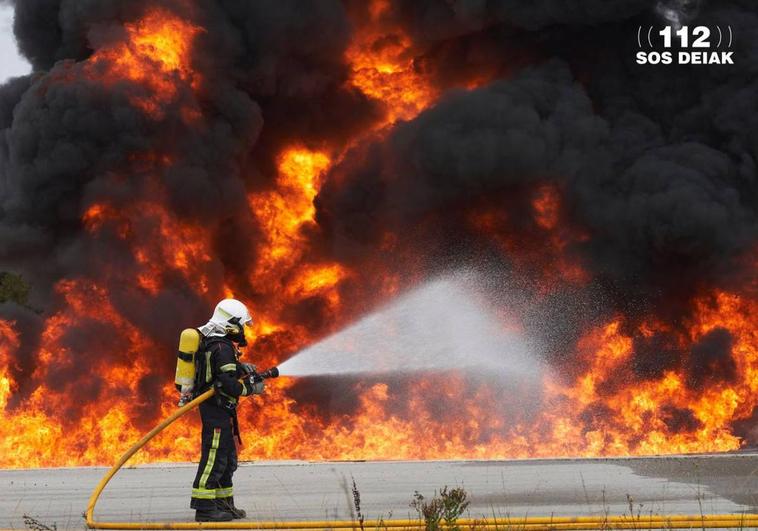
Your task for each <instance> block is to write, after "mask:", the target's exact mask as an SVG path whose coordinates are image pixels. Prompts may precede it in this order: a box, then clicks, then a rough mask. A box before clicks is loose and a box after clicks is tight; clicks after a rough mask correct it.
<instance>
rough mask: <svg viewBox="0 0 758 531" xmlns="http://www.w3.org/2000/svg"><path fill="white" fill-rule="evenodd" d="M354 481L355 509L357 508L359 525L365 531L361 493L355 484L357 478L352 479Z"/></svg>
mask: <svg viewBox="0 0 758 531" xmlns="http://www.w3.org/2000/svg"><path fill="white" fill-rule="evenodd" d="M351 479H352V480H353V488H352V491H353V507H355V515H356V517H357V518H358V523H359V524H360V526H361V531H365V530H364V529H363V522H364V520H365V518H364V516H363V513H362V512H361V493H360V492H359V491H358V485H356V484H355V478H351Z"/></svg>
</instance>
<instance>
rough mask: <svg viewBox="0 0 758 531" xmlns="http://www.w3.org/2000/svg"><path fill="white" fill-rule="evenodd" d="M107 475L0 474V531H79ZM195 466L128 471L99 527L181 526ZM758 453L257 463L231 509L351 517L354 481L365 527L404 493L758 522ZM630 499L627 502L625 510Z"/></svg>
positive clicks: (108, 497) (403, 513)
mask: <svg viewBox="0 0 758 531" xmlns="http://www.w3.org/2000/svg"><path fill="white" fill-rule="evenodd" d="M105 471H106V469H105V468H87V467H85V468H71V469H39V470H0V489H2V490H0V492H2V495H1V496H0V527H3V528H24V522H23V515H25V514H27V515H29V516H32V517H34V518H36V519H38V520H39V521H40V522H42V523H45V524H47V525H52V524H53V523H54V524H56V525H57V526H58V529H59V530H65V529H82V528H84V523H83V522H84V520H83V517H82V514H83V512H84V509H85V507H86V504H87V499H88V498H89V495H90V493H91V491H92V489H93V487H94V486H95V485H96V484H97V482H98V480H99V479H100V478H101V477H102V475H103V474H104V473H105ZM194 473H195V465H192V464H171V465H155V466H141V467H136V468H128V469H125V470H122V471H121V472H119V473H118V474H117V475H116V476H115V477H114V479H113V480H112V481H111V483H110V484H109V485H108V487H107V488H106V489H105V492H104V493H103V496H102V498H101V501H100V503H99V504H98V508H97V510H96V513H95V515H96V518H97V519H98V520H103V521H132V522H149V521H191V520H192V517H193V514H194V513H193V512H192V511H191V510H190V509H189V506H188V503H189V494H190V484H191V482H192V479H193V477H194ZM757 473H758V453H737V454H724V455H704V456H683V457H656V458H628V459H557V460H524V461H424V462H407V461H399V462H321V463H309V462H299V461H298V462H259V463H243V464H241V465H240V469H239V470H238V471H237V473H236V475H235V498H236V500H237V504H238V505H239V506H240V507H243V508H245V509H247V510H248V512H249V513H250V514H251V516H252V518H253V519H256V520H305V519H319V520H321V519H324V520H342V519H349V518H351V514H352V510H353V502H352V493H351V486H352V480H353V478H354V479H355V482H356V485H357V487H358V490H359V492H360V495H361V509H362V512H363V514H364V516H365V517H366V518H367V519H373V518H379V517H384V518H409V517H415V513H414V512H413V509H411V508H410V507H409V503H410V501H411V498H412V496H413V493H414V491H419V492H421V493H422V494H423V495H424V496H427V497H428V496H432V495H433V494H434V491H435V490H437V489H439V488H441V487H444V486H446V485H447V486H451V487H453V486H463V487H464V488H465V489H466V491H467V492H468V493H469V496H470V499H471V502H472V503H471V507H470V509H469V510H470V513H471V516H472V517H479V516H492V515H493V513H494V514H496V515H506V514H507V515H510V516H525V515H528V516H550V515H551V514H553V515H556V516H574V515H603V514H605V513H606V512H607V513H608V514H611V515H613V514H625V513H626V514H629V511H630V508H629V507H630V503H631V504H632V507H633V510H634V512H635V514H636V513H637V512H641V513H642V514H649V513H650V512H651V511H652V512H653V513H661V514H701V513H739V512H758V476H757ZM630 500H631V501H630Z"/></svg>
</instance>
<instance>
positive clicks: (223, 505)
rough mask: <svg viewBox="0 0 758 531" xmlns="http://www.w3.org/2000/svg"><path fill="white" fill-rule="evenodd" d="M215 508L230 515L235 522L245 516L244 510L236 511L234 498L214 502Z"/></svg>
mask: <svg viewBox="0 0 758 531" xmlns="http://www.w3.org/2000/svg"><path fill="white" fill-rule="evenodd" d="M216 507H217V508H218V509H219V510H220V511H225V512H227V513H231V515H232V516H233V517H234V519H235V520H239V519H241V518H245V517H246V516H247V513H246V512H245V510H244V509H238V508H237V507H235V506H234V496H230V497H228V498H221V499H219V500H216Z"/></svg>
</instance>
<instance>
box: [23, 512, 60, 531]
mask: <svg viewBox="0 0 758 531" xmlns="http://www.w3.org/2000/svg"><path fill="white" fill-rule="evenodd" d="M24 525H25V526H26V528H27V529H31V530H32V531H58V526H57V525H55V524H53V525H52V527H51V526H49V525H45V524H43V523H42V522H40V521H39V520H37V519H36V518H34V517H32V516H29V515H28V514H25V515H24Z"/></svg>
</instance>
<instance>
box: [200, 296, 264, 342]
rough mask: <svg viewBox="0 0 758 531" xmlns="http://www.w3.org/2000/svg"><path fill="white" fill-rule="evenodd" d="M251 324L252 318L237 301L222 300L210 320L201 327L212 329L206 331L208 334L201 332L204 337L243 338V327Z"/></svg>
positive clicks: (245, 307) (245, 308)
mask: <svg viewBox="0 0 758 531" xmlns="http://www.w3.org/2000/svg"><path fill="white" fill-rule="evenodd" d="M252 324H253V318H252V317H250V312H248V311H247V306H245V305H244V304H242V303H241V302H240V301H238V300H237V299H224V300H222V301H221V302H219V303H218V304H217V305H216V309H215V310H214V311H213V316H212V317H211V320H210V321H208V324H207V325H205V326H204V327H203V328H206V327H208V328H212V330H208V332H210V333H205V331H204V330H202V329H201V331H202V332H203V333H204V335H216V334H221V335H223V334H229V335H237V334H242V335H243V336H244V332H243V330H244V327H245V326H250V325H252Z"/></svg>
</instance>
